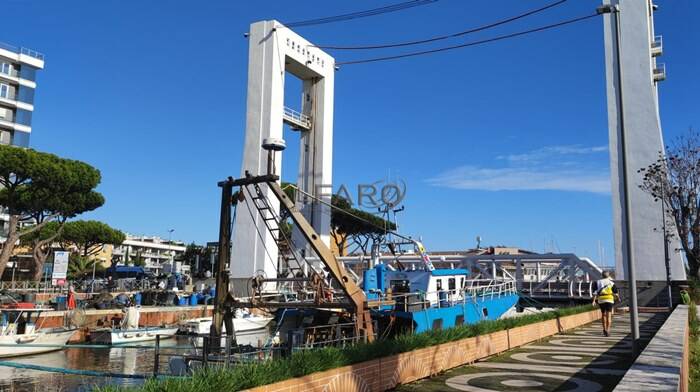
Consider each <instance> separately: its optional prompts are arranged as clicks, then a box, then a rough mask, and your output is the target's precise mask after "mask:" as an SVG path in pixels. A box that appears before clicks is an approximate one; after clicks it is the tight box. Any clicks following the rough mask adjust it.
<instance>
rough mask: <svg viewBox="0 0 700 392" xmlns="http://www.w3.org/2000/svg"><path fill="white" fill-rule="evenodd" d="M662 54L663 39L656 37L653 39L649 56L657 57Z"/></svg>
mask: <svg viewBox="0 0 700 392" xmlns="http://www.w3.org/2000/svg"><path fill="white" fill-rule="evenodd" d="M663 52H664V40H663V37H661V36H660V35H657V36H656V37H654V41H652V43H651V56H652V57H657V56H661V55H662V54H663Z"/></svg>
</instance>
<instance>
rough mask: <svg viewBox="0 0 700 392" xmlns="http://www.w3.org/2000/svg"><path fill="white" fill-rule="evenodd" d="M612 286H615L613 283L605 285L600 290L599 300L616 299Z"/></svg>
mask: <svg viewBox="0 0 700 392" xmlns="http://www.w3.org/2000/svg"><path fill="white" fill-rule="evenodd" d="M612 288H613V287H612V285H608V286H605V287H603V288H602V289H601V290H600V291H599V292H598V300H599V301H614V297H613V290H612Z"/></svg>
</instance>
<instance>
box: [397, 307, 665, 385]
mask: <svg viewBox="0 0 700 392" xmlns="http://www.w3.org/2000/svg"><path fill="white" fill-rule="evenodd" d="M666 316H667V314H666V313H657V314H652V313H642V314H640V315H639V322H640V334H641V338H642V344H643V345H646V344H647V343H648V342H649V340H650V339H651V337H652V336H653V335H654V333H656V331H657V330H658V329H659V328H660V327H661V325H662V324H663V321H664V320H665V318H666ZM629 330H630V323H629V314H619V315H615V316H614V320H613V328H612V331H611V334H610V336H609V337H604V336H603V333H602V331H603V328H602V326H601V324H600V322H596V323H592V324H588V325H586V326H583V327H581V328H577V329H574V330H571V331H568V332H566V333H562V334H558V335H556V336H553V337H551V338H549V339H547V340H544V341H541V342H535V343H532V344H528V345H526V346H523V347H521V348H518V349H515V350H511V351H509V352H507V353H504V354H502V355H498V356H495V357H492V358H489V359H487V360H485V361H483V362H477V363H475V364H473V365H471V366H463V367H459V368H456V369H453V370H450V371H449V372H446V373H445V374H441V375H438V376H436V377H433V378H430V379H426V380H421V381H417V382H415V383H413V384H409V385H404V386H401V387H400V388H398V389H397V390H398V391H441V392H442V391H472V392H489V391H518V392H524V391H586V392H593V391H610V390H612V389H613V388H614V387H615V385H617V383H618V382H619V381H620V379H622V376H623V375H624V374H625V372H626V371H627V369H628V368H629V366H630V365H631V364H632V362H633V358H632V357H631V351H630V350H631V342H630V340H629V337H628V334H629ZM640 392H641V391H640Z"/></svg>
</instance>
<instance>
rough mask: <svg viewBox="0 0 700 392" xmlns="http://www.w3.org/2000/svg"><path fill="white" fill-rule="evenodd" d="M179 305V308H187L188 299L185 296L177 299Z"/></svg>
mask: <svg viewBox="0 0 700 392" xmlns="http://www.w3.org/2000/svg"><path fill="white" fill-rule="evenodd" d="M177 305H178V306H187V297H185V296H184V295H183V296H180V297H177Z"/></svg>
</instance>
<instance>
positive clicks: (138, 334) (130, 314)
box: [90, 306, 178, 345]
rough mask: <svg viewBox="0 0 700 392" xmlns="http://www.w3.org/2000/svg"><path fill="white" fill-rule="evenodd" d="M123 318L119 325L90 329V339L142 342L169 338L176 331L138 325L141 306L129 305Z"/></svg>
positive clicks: (117, 342) (121, 342)
mask: <svg viewBox="0 0 700 392" xmlns="http://www.w3.org/2000/svg"><path fill="white" fill-rule="evenodd" d="M123 312H124V318H123V319H122V320H121V322H120V323H119V325H113V326H112V327H111V328H108V327H107V328H98V329H93V330H91V331H90V340H91V341H92V342H94V343H97V344H111V345H115V344H124V343H133V342H144V341H149V340H155V339H156V337H157V336H161V338H171V337H173V336H174V335H175V334H176V333H177V331H178V328H177V327H169V326H163V327H139V318H140V312H141V307H140V306H130V307H128V308H125V309H124V310H123Z"/></svg>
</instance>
